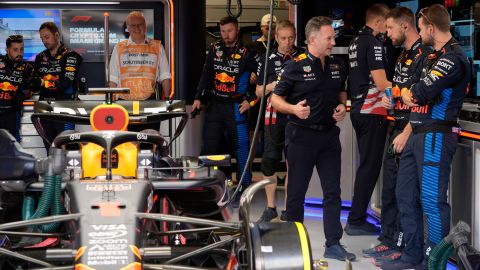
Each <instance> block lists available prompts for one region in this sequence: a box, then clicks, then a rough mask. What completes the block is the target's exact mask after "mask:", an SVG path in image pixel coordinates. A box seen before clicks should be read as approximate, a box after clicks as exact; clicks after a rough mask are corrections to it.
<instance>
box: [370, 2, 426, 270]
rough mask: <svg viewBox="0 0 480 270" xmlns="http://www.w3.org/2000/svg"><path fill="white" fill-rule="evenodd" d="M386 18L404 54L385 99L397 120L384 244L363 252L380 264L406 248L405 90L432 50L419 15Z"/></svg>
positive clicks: (387, 175)
mask: <svg viewBox="0 0 480 270" xmlns="http://www.w3.org/2000/svg"><path fill="white" fill-rule="evenodd" d="M386 18H387V20H386V24H387V35H388V37H389V38H390V39H391V40H392V43H393V45H395V46H402V47H403V51H402V53H401V54H400V56H399V57H398V59H397V62H396V64H395V74H394V76H393V82H392V83H393V88H392V91H391V92H392V96H391V99H390V98H389V97H387V96H384V97H383V100H382V101H383V103H384V105H385V107H386V108H388V109H389V110H390V112H391V114H392V116H393V118H394V119H395V120H394V122H393V123H391V125H390V126H389V130H388V150H387V151H386V153H385V158H384V160H383V185H382V220H381V224H382V228H381V229H382V232H381V234H380V239H381V243H380V244H378V245H377V246H375V247H373V248H371V249H367V250H363V255H364V256H365V257H372V258H375V264H376V265H381V264H382V263H384V262H387V261H393V260H397V259H399V258H400V255H401V248H402V247H403V245H404V243H403V241H402V240H403V233H402V231H401V229H400V218H399V214H398V207H397V198H396V196H395V187H396V183H397V170H398V165H399V162H400V155H401V153H402V151H403V148H404V147H405V144H406V142H407V140H408V138H409V137H410V134H411V133H412V127H411V125H410V124H409V123H408V119H409V114H410V108H409V107H408V106H407V105H405V104H403V103H402V100H401V91H402V89H403V91H405V90H406V89H408V87H410V86H411V85H412V84H413V83H416V82H417V81H418V80H419V79H420V76H421V73H422V68H423V61H424V60H425V57H426V55H427V54H428V51H429V50H428V48H426V47H425V46H423V45H422V40H421V39H420V35H418V32H417V28H416V24H415V15H414V14H413V12H412V11H411V10H410V9H408V8H406V7H397V8H394V9H392V10H391V11H390V12H389V13H388V14H387V17H386ZM390 100H393V101H394V104H391V103H390ZM405 196H410V194H406V195H405ZM413 199H418V198H412V200H413Z"/></svg>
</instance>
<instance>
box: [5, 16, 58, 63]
mask: <svg viewBox="0 0 480 270" xmlns="http://www.w3.org/2000/svg"><path fill="white" fill-rule="evenodd" d="M47 21H52V22H55V23H56V24H57V25H58V26H59V27H60V10H55V9H53V10H52V9H31V10H24V9H0V53H1V54H5V49H6V44H5V41H6V40H7V38H8V36H10V35H23V39H24V43H25V56H24V58H25V60H28V61H33V60H35V56H36V55H37V54H38V53H40V52H41V51H43V50H45V47H44V46H43V43H42V40H41V39H40V35H39V34H38V29H39V28H40V25H41V24H42V23H44V22H47Z"/></svg>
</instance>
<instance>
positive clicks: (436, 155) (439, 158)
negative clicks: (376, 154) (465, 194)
mask: <svg viewBox="0 0 480 270" xmlns="http://www.w3.org/2000/svg"><path fill="white" fill-rule="evenodd" d="M457 139H458V136H457V134H455V133H440V132H426V133H417V134H413V135H412V137H411V138H410V140H409V141H408V143H407V145H406V146H405V149H404V152H403V154H402V157H401V161H400V167H399V171H398V177H397V188H396V195H397V202H398V209H399V211H400V221H401V225H402V229H403V232H404V237H405V248H404V249H403V254H402V260H403V261H406V262H410V263H413V264H418V263H420V262H421V261H422V260H423V258H424V255H428V254H429V252H430V251H431V249H432V248H433V246H435V245H436V244H438V243H439V242H440V241H441V240H442V239H443V238H444V237H445V236H447V235H448V233H449V231H450V205H449V204H448V202H447V189H448V182H449V178H450V166H451V163H452V159H453V155H454V154H455V150H456V147H457ZM422 210H423V212H422ZM422 214H425V217H426V221H427V229H428V234H427V235H428V239H426V246H425V250H426V253H424V252H423V251H424V239H423V215H422Z"/></svg>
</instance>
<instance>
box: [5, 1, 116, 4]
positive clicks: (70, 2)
mask: <svg viewBox="0 0 480 270" xmlns="http://www.w3.org/2000/svg"><path fill="white" fill-rule="evenodd" d="M0 4H7V5H119V4H120V2H102V1H95V2H84V1H76V2H74V1H68V2H60V1H58V2H57V1H4V2H1V3H0Z"/></svg>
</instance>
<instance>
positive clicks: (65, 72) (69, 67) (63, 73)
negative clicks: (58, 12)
mask: <svg viewBox="0 0 480 270" xmlns="http://www.w3.org/2000/svg"><path fill="white" fill-rule="evenodd" d="M39 33H40V38H41V39H42V42H43V45H44V46H45V48H46V49H45V50H44V51H43V52H41V53H39V54H38V55H37V56H36V58H35V65H34V68H35V76H36V77H37V78H38V79H39V80H40V81H41V83H40V98H39V99H40V100H45V99H48V100H73V98H74V96H75V91H76V89H77V82H78V76H77V75H78V69H79V68H80V64H81V63H82V57H81V56H80V55H79V54H78V53H76V52H75V51H72V50H70V49H68V48H66V47H65V46H64V45H63V43H62V42H61V41H60V32H59V30H58V27H57V25H56V24H55V23H53V22H45V23H43V24H42V25H40V29H39ZM42 127H43V131H40V133H43V136H42V138H43V140H44V144H45V147H46V148H47V150H48V149H49V148H50V144H51V143H52V141H53V139H55V137H56V136H57V135H58V134H59V133H60V132H62V131H64V130H67V129H73V125H72V124H69V123H66V124H64V123H58V122H52V121H48V120H42ZM47 152H48V151H47Z"/></svg>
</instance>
